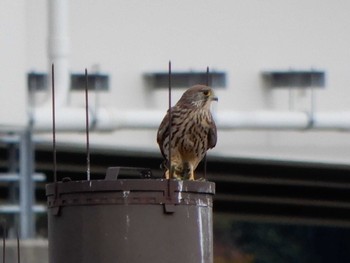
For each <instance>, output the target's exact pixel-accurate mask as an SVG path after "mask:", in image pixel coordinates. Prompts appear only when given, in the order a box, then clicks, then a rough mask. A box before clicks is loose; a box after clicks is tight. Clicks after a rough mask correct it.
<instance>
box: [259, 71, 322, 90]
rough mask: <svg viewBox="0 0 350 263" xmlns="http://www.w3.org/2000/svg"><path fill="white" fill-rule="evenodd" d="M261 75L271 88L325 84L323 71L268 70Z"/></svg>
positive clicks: (319, 85)
mask: <svg viewBox="0 0 350 263" xmlns="http://www.w3.org/2000/svg"><path fill="white" fill-rule="evenodd" d="M263 77H264V79H265V81H266V83H267V85H268V86H269V87H272V88H286V87H289V88H309V87H319V88H323V87H324V86H325V72H324V71H312V70H311V71H269V72H263Z"/></svg>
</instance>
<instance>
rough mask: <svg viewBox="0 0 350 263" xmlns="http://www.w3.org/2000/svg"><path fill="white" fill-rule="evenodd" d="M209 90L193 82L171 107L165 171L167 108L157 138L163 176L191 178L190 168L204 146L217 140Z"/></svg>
mask: <svg viewBox="0 0 350 263" xmlns="http://www.w3.org/2000/svg"><path fill="white" fill-rule="evenodd" d="M217 100H218V98H217V97H215V95H214V92H213V90H212V89H211V88H210V87H207V86H204V85H195V86H193V87H191V88H189V89H188V90H186V91H185V92H184V94H183V95H182V97H181V98H180V100H179V101H178V102H177V103H176V105H175V106H173V107H172V108H171V114H170V115H171V119H172V121H171V140H170V141H171V143H170V148H171V153H170V155H171V162H170V163H171V167H170V172H169V128H170V126H169V110H168V112H167V114H166V115H165V117H164V119H163V121H162V122H161V124H160V126H159V129H158V133H157V142H158V144H159V148H160V151H161V153H162V155H163V157H164V164H165V168H166V172H165V178H166V179H169V178H175V179H184V178H188V179H189V180H194V179H195V176H194V171H195V170H196V168H197V166H198V164H199V163H200V161H201V160H202V159H203V157H204V156H205V154H206V152H207V150H209V149H211V148H214V147H215V145H216V141H217V132H216V125H215V122H214V120H213V117H212V114H211V112H210V104H211V102H212V101H217Z"/></svg>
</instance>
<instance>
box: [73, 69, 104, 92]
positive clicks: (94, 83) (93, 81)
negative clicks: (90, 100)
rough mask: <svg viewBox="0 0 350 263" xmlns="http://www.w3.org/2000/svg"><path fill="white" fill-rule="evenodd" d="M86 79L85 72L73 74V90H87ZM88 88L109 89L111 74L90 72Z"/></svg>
mask: <svg viewBox="0 0 350 263" xmlns="http://www.w3.org/2000/svg"><path fill="white" fill-rule="evenodd" d="M85 81H86V80H85V74H72V75H71V90H85ZM88 89H89V90H103V91H107V90H108V89H109V76H108V75H106V74H96V73H95V74H89V75H88Z"/></svg>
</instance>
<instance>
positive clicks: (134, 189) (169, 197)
mask: <svg viewBox="0 0 350 263" xmlns="http://www.w3.org/2000/svg"><path fill="white" fill-rule="evenodd" d="M214 194H215V184H214V183H213V182H203V181H177V180H166V179H117V180H106V179H105V180H90V181H86V180H84V181H67V182H58V183H51V184H48V185H47V186H46V196H47V204H48V208H49V209H54V210H57V211H56V212H54V213H55V214H56V213H57V214H58V212H59V210H60V208H61V207H65V206H77V205H80V206H81V205H102V204H120V205H131V204H145V205H154V204H158V205H159V204H163V205H164V206H165V212H168V213H172V212H174V206H175V205H199V206H212V195H214ZM55 208H56V209H55Z"/></svg>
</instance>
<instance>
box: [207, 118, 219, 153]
mask: <svg viewBox="0 0 350 263" xmlns="http://www.w3.org/2000/svg"><path fill="white" fill-rule="evenodd" d="M217 139H218V137H217V130H216V125H215V122H214V119H213V117H212V116H211V123H210V129H209V133H208V149H211V148H214V147H215V145H216V142H217Z"/></svg>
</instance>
